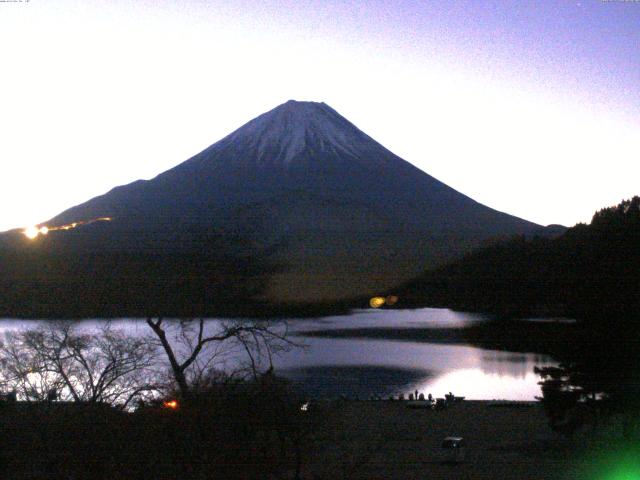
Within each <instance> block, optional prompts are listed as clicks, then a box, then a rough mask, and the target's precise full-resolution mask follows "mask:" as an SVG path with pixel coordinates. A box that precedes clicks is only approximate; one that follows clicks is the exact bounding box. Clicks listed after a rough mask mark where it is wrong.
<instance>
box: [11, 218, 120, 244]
mask: <svg viewBox="0 0 640 480" xmlns="http://www.w3.org/2000/svg"><path fill="white" fill-rule="evenodd" d="M111 220H113V219H112V218H111V217H99V218H94V219H93V220H87V221H78V222H73V223H69V224H68V225H60V226H58V227H47V226H42V227H37V226H35V225H32V226H30V227H26V228H25V229H24V230H23V231H22V233H23V234H24V236H25V237H27V238H28V239H30V240H33V239H35V238H37V237H38V236H39V235H47V234H48V233H49V232H54V231H56V230H71V229H72V228H76V227H78V226H80V225H89V224H91V223H95V222H110V221H111Z"/></svg>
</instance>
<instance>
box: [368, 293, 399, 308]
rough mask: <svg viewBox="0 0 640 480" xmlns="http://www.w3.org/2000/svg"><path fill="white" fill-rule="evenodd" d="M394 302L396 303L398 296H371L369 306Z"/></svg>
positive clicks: (393, 303) (380, 305) (377, 306)
mask: <svg viewBox="0 0 640 480" xmlns="http://www.w3.org/2000/svg"><path fill="white" fill-rule="evenodd" d="M396 303H398V297H397V296H395V295H389V296H387V297H372V298H371V300H369V305H370V306H371V308H380V307H382V306H384V305H389V306H392V305H395V304H396Z"/></svg>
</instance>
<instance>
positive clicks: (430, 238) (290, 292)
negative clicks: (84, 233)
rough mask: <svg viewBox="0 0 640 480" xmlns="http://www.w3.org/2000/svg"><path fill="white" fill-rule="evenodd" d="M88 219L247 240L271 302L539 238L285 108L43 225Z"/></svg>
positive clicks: (345, 129)
mask: <svg viewBox="0 0 640 480" xmlns="http://www.w3.org/2000/svg"><path fill="white" fill-rule="evenodd" d="M100 217H109V218H112V219H113V221H112V222H110V223H111V224H113V225H110V226H109V228H113V229H115V230H114V231H118V232H127V231H128V230H131V229H135V230H137V231H140V230H145V229H159V228H166V229H180V230H183V231H197V230H198V229H209V230H211V229H214V230H216V231H222V232H229V233H233V235H239V236H242V237H244V238H247V239H248V240H249V241H250V242H252V243H253V244H254V245H256V246H257V247H258V248H259V249H261V251H263V252H269V255H270V256H271V258H272V259H273V260H275V262H276V263H277V264H278V265H279V268H278V270H277V272H274V273H273V275H272V278H271V282H270V290H269V293H268V297H269V298H270V299H272V300H275V301H277V302H314V301H332V300H337V299H341V298H346V297H350V296H354V295H371V294H375V293H378V292H380V291H382V290H387V289H389V288H390V287H393V286H394V285H397V284H399V283H401V282H404V281H406V280H408V279H410V278H412V277H415V276H416V275H418V274H420V273H421V272H423V271H424V270H425V269H426V268H428V267H431V266H433V265H437V264H441V263H442V262H444V261H446V260H449V259H451V258H454V257H456V256H459V255H460V254H462V253H464V252H466V251H468V250H469V249H471V248H473V247H474V246H477V245H478V244H479V243H480V242H482V241H484V240H486V239H488V238H491V237H495V236H501V235H510V234H528V233H531V232H534V231H535V230H537V229H539V228H540V227H539V226H538V225H536V224H533V223H531V222H527V221H525V220H522V219H519V218H516V217H513V216H511V215H507V214H504V213H501V212H498V211H496V210H493V209H491V208H488V207H486V206H484V205H481V204H479V203H477V202H475V201H474V200H472V199H471V198H469V197H467V196H465V195H463V194H461V193H459V192H457V191H455V190H454V189H452V188H450V187H448V186H447V185H445V184H443V183H442V182H440V181H438V180H436V179H435V178H433V177H431V176H430V175H428V174H426V173H424V172H423V171H421V170H419V169H418V168H416V167H414V166H413V165H411V164H410V163H408V162H406V161H405V160H403V159H401V158H400V157H398V156H397V155H395V154H393V153H392V152H390V151H389V150H387V149H386V148H385V147H383V146H382V145H380V144H379V143H377V142H376V141H375V140H373V139H372V138H371V137H369V136H368V135H366V134H365V133H363V132H362V131H360V130H359V129H358V128H357V127H356V126H354V125H353V124H352V123H351V122H349V121H348V120H347V119H345V118H344V117H343V116H341V115H340V114H338V113H337V112H336V111H335V110H333V109H332V108H331V107H329V106H328V105H326V104H324V103H315V102H296V101H288V102H286V103H284V104H282V105H280V106H278V107H276V108H275V109H273V110H271V111H269V112H267V113H264V114H262V115H260V116H258V117H257V118H255V119H253V120H251V121H250V122H248V123H247V124H245V125H244V126H242V127H240V128H239V129H237V130H236V131H234V132H232V133H231V134H229V135H228V136H226V137H225V138H223V139H222V140H220V141H218V142H217V143H215V144H213V145H211V146H210V147H208V148H207V149H205V150H203V151H202V152H201V153H199V154H197V155H195V156H194V157H193V158H191V159H189V160H187V161H185V162H184V163H182V164H180V165H178V166H176V167H175V168H173V169H171V170H168V171H166V172H164V173H162V174H160V175H158V176H157V177H155V178H154V179H152V180H148V181H143V180H140V181H137V182H133V183H131V184H129V185H125V186H121V187H117V188H115V189H113V190H111V191H110V192H109V193H107V194H105V195H102V196H100V197H96V198H94V199H92V200H89V201H88V202H86V203H84V204H82V205H79V206H76V207H73V208H71V209H69V210H67V211H65V212H63V213H61V214H60V215H58V216H57V217H55V218H53V219H52V220H51V221H50V222H47V225H48V226H50V227H51V226H53V227H55V226H59V225H64V224H70V223H72V222H78V221H86V220H89V219H92V218H100ZM101 228H107V227H105V226H103V227H101ZM265 255H266V253H265Z"/></svg>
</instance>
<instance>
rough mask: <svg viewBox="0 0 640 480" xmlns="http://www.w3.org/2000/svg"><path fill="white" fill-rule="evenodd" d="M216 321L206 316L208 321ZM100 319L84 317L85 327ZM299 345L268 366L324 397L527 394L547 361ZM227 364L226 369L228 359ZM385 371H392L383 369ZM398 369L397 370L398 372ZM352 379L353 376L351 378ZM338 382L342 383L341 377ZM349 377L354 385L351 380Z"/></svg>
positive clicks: (411, 324)
mask: <svg viewBox="0 0 640 480" xmlns="http://www.w3.org/2000/svg"><path fill="white" fill-rule="evenodd" d="M484 320H486V317H484V316H482V315H475V314H469V313H461V312H454V311H451V310H448V309H432V308H424V309H417V310H374V309H371V310H356V311H354V312H353V313H352V314H350V315H340V316H330V317H323V318H317V319H297V320H296V319H294V320H289V326H290V330H292V331H294V332H300V333H302V332H305V331H310V330H331V329H348V328H426V327H430V328H444V327H449V328H453V327H463V326H466V325H469V324H471V323H474V322H479V321H484ZM216 321H217V320H215V319H211V320H209V325H210V326H211V327H213V326H214V325H215V324H216V323H215V322H216ZM39 323H40V322H38V321H33V320H10V319H4V320H3V319H0V332H1V331H7V330H15V329H25V328H36V326H37V325H38V324H39ZM111 323H112V325H113V327H115V328H121V329H123V330H125V331H126V332H127V333H129V334H130V335H136V336H138V335H146V334H148V333H149V329H148V327H147V325H146V324H145V322H144V320H142V319H119V320H113V321H112V322H111ZM102 324H104V320H85V321H82V322H80V325H81V328H83V329H87V330H91V329H94V328H98V327H99V326H100V325H102ZM299 339H300V340H302V341H303V343H304V344H305V345H306V346H307V347H306V348H305V349H294V350H293V351H291V352H288V353H286V354H284V355H283V356H281V357H277V358H275V359H274V365H275V368H276V372H279V373H280V374H282V375H285V376H288V377H290V378H292V379H295V380H298V381H302V382H306V383H309V384H311V383H314V382H315V383H317V382H325V383H332V384H331V385H325V387H326V388H324V389H321V391H322V393H323V394H324V395H330V396H337V395H339V394H345V395H347V396H363V395H364V396H373V395H380V396H388V395H391V394H393V395H397V394H398V393H404V394H405V395H406V394H408V393H409V392H413V391H414V390H415V389H417V390H418V391H419V392H421V393H424V394H425V396H426V394H428V393H432V394H433V395H434V397H442V396H444V394H445V393H447V392H449V391H452V392H453V393H454V394H455V395H457V396H465V397H466V398H468V399H506V400H533V399H534V398H535V396H537V395H540V387H539V386H538V385H537V382H538V381H539V377H537V376H536V375H535V374H534V373H533V367H534V366H535V365H546V364H551V363H553V362H551V360H550V359H549V358H548V357H545V356H544V355H538V354H534V353H513V352H500V351H493V350H484V349H481V348H478V347H473V346H466V345H446V344H442V343H437V344H436V343H428V342H407V341H397V340H393V341H392V340H384V339H348V338H319V337H299ZM227 365H228V368H233V367H232V365H229V364H227ZM389 372H393V374H392V375H391V374H389ZM402 372H405V373H406V374H405V375H402ZM355 378H357V379H358V380H357V382H355V381H354V379H355ZM341 382H342V383H341ZM354 382H355V383H357V384H358V385H357V388H355V385H352V383H354ZM367 386H368V388H367Z"/></svg>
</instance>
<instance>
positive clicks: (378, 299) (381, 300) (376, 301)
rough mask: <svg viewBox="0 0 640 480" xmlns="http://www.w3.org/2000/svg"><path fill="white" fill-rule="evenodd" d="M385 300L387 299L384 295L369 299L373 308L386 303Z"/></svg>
mask: <svg viewBox="0 0 640 480" xmlns="http://www.w3.org/2000/svg"><path fill="white" fill-rule="evenodd" d="M385 301H386V300H385V299H384V297H373V298H372V299H371V300H369V305H370V306H371V308H380V307H381V306H383V305H384V303H385Z"/></svg>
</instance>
